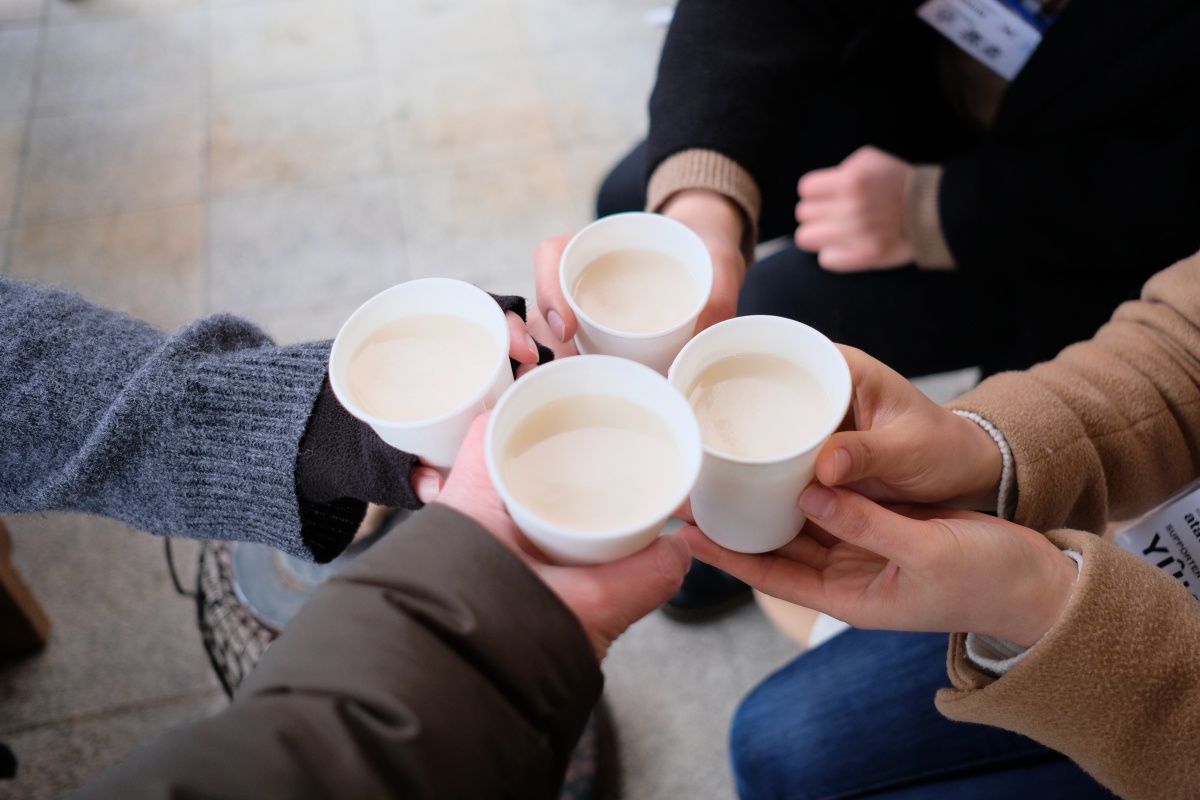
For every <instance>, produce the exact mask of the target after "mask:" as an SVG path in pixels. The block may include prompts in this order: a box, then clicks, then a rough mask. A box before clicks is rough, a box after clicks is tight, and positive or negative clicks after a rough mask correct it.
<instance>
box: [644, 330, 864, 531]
mask: <svg viewBox="0 0 1200 800" xmlns="http://www.w3.org/2000/svg"><path fill="white" fill-rule="evenodd" d="M668 380H669V381H670V383H671V385H672V386H674V387H675V388H676V389H677V390H678V391H679V392H680V393H682V394H683V396H684V397H686V398H687V400H688V404H689V405H690V406H691V407H692V409H693V411H694V412H695V414H696V419H697V421H698V423H699V425H700V437H701V439H702V440H703V442H704V466H703V468H702V469H701V471H700V477H699V479H698V480H697V482H696V486H695V488H694V489H693V490H692V494H691V500H692V515H693V517H694V518H695V520H696V525H697V526H698V527H699V528H700V530H702V531H704V533H705V534H706V535H707V536H708V537H709V538H710V539H712V540H713V541H714V542H716V543H717V544H719V545H721V546H723V547H726V548H728V549H730V550H736V551H738V552H742V553H764V552H767V551H770V550H774V549H775V548H777V547H781V546H783V545H784V544H787V543H788V542H789V541H791V540H792V539H793V538H794V537H795V536H796V534H797V533H799V531H800V529H801V528H802V527H803V526H804V522H805V516H804V512H802V511H801V510H800V505H799V502H798V500H799V497H800V493H801V491H803V489H804V487H805V486H807V485H808V483H809V482H810V481H811V480H812V479H813V470H814V464H815V462H816V457H817V452H818V451H819V450H820V449H821V446H822V445H823V444H824V443H825V441H826V440H827V439H828V438H829V437H830V435H832V434H833V432H834V431H835V430H837V427H838V425H840V424H841V422H842V419H843V417H845V415H846V410H847V409H848V408H849V406H850V392H851V384H850V369H849V367H848V366H847V365H846V361H845V359H844V358H843V357H842V354H841V352H840V351H839V350H838V349H837V347H836V346H835V345H834V344H833V342H831V341H829V339H827V338H825V336H823V335H822V334H820V333H819V332H817V331H816V330H813V329H812V328H810V327H808V326H807V325H804V324H802V323H799V322H795V321H793V320H789V319H784V318H782V317H771V316H751V317H737V318H735V319H730V320H726V321H724V322H720V323H718V324H716V325H713V326H712V327H711V328H707V329H706V330H704V331H702V332H701V333H699V334H697V336H696V338H694V339H692V341H690V342H688V344H687V346H686V347H684V348H683V350H682V351H680V353H679V355H678V357H676V359H675V362H674V363H673V364H672V365H671V370H670V373H669V374H668Z"/></svg>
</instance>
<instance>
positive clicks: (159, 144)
mask: <svg viewBox="0 0 1200 800" xmlns="http://www.w3.org/2000/svg"><path fill="white" fill-rule="evenodd" d="M662 5H664V4H663V3H661V2H649V1H648V0H0V271H2V272H3V273H4V274H6V275H10V276H13V277H17V278H22V279H27V280H32V281H37V282H41V283H49V284H55V285H58V286H63V287H67V288H70V289H73V290H75V291H78V292H80V293H82V294H83V295H84V296H86V297H88V298H89V299H91V300H94V301H96V302H99V303H102V304H105V305H109V306H113V307H116V308H119V309H123V310H125V311H128V312H130V313H132V314H135V315H137V316H140V317H143V318H145V319H148V320H150V321H152V322H154V323H156V324H158V325H159V326H162V327H164V328H168V329H173V328H175V327H178V326H179V325H181V324H183V323H186V322H188V321H190V320H192V319H194V318H195V317H197V316H200V315H202V314H206V313H211V312H217V311H230V312H234V313H238V314H242V315H245V316H248V317H250V318H252V319H254V320H256V321H257V322H259V323H260V324H262V325H263V326H264V327H265V328H267V329H268V330H269V331H270V332H271V333H272V334H273V335H275V336H276V337H277V338H278V339H279V340H281V341H285V342H287V341H298V340H305V339H314V338H327V337H332V336H333V334H334V333H336V331H337V328H338V327H339V326H340V324H341V322H342V321H343V320H344V319H345V318H346V317H347V316H348V315H349V313H350V312H351V311H352V310H353V309H354V308H355V307H357V306H358V305H359V304H360V303H362V302H363V301H364V300H366V299H367V298H368V297H370V296H371V295H373V294H375V293H376V292H378V291H380V290H382V289H384V288H386V287H388V286H390V285H392V284H394V283H397V282H400V281H403V280H407V279H410V278H416V277H422V276H428V275H447V276H452V277H457V278H462V279H464V280H468V281H472V282H475V283H478V284H479V285H481V286H483V287H484V288H487V289H489V290H492V291H498V292H511V293H520V294H524V295H526V296H529V297H531V296H532V289H533V279H532V252H533V249H534V247H535V246H536V245H537V243H538V242H539V241H540V240H541V239H543V238H544V237H546V236H550V235H554V234H559V233H564V232H568V231H571V230H574V229H576V228H578V227H579V226H581V225H583V224H585V223H586V222H588V221H589V220H590V219H591V216H592V211H591V207H592V195H593V192H594V190H595V187H596V186H597V184H598V182H599V180H600V178H601V177H602V175H603V173H604V172H605V170H606V169H607V168H608V167H609V166H610V165H611V164H612V163H614V162H615V160H616V159H617V158H618V157H619V156H621V155H622V154H623V153H624V152H625V150H626V149H627V148H629V147H630V146H631V145H632V144H633V143H634V142H635V141H637V139H638V138H639V137H640V136H641V135H642V134H643V133H644V131H645V125H646V114H645V106H646V100H647V98H648V95H649V91H650V88H651V85H652V82H653V75H654V68H655V65H656V63H657V58H658V50H659V46H660V44H661V40H662V33H663V31H662V29H661V28H659V27H655V26H653V25H650V24H647V19H646V15H647V12H653V11H654V10H655V9H657V8H659V7H660V6H662ZM5 521H6V522H7V524H8V526H9V528H10V529H11V530H12V533H13V539H14V558H15V562H16V564H17V566H18V568H19V569H20V570H21V571H22V573H23V574H24V576H25V578H26V579H27V580H28V582H29V583H30V584H31V585H32V588H33V590H34V592H35V593H36V595H37V596H38V598H39V599H40V600H41V601H42V603H43V604H44V606H45V607H46V610H47V612H48V613H49V615H50V617H51V620H52V622H53V624H54V630H53V635H52V640H51V642H50V645H49V647H48V648H47V649H46V650H45V651H44V652H42V653H40V654H38V655H35V656H32V657H29V658H26V659H23V660H20V661H8V662H3V663H0V740H4V741H7V742H8V743H9V744H10V745H11V746H12V747H13V749H14V750H15V751H16V752H17V754H18V757H19V759H20V772H19V777H18V779H17V780H16V781H15V782H0V797H4V798H43V797H54V796H58V795H61V794H62V793H64V792H66V791H69V790H70V789H72V788H73V787H75V786H78V785H79V784H80V783H82V782H84V781H86V780H88V779H89V778H90V777H92V776H94V775H95V774H96V773H97V772H98V771H99V770H101V769H103V768H104V766H106V765H107V764H109V763H111V762H113V761H114V760H116V759H119V758H120V757H121V756H123V755H124V754H125V753H127V752H128V751H129V750H130V749H131V748H133V747H136V746H137V745H138V744H139V743H140V742H144V741H146V740H147V739H150V738H153V737H154V736H155V735H156V734H158V733H159V732H161V731H162V730H164V729H165V728H168V727H170V726H173V725H176V724H179V723H181V722H185V721H188V720H191V719H196V718H199V717H202V716H204V715H207V714H210V713H212V712H213V711H215V710H217V709H219V708H220V707H221V706H222V705H223V704H224V702H225V701H224V697H223V695H222V693H221V691H220V688H219V686H218V684H217V682H216V680H215V679H214V677H213V675H212V674H211V669H210V667H209V666H208V663H207V660H206V657H205V654H204V650H203V647H202V645H201V641H200V636H199V633H198V631H197V627H196V621H195V612H194V609H193V606H192V603H191V602H190V601H188V600H186V599H184V598H182V597H178V596H177V595H176V594H175V593H174V591H173V589H172V588H171V585H170V582H169V579H168V577H167V573H166V570H165V566H164V559H163V550H162V542H161V541H160V540H158V539H155V538H153V537H151V536H148V535H146V534H143V533H140V532H136V531H131V530H129V529H128V528H126V527H124V526H122V525H120V524H118V523H114V522H109V521H104V520H98V519H92V518H87V517H82V516H70V515H61V514H52V515H46V516H35V515H23V516H18V515H9V516H6V517H5ZM176 552H177V555H178V557H179V561H180V563H181V564H183V565H184V572H185V573H187V577H188V578H190V577H191V576H192V575H194V563H195V554H196V547H195V545H194V544H193V543H185V544H183V545H181V546H179V547H178V548H177V551H176ZM795 651H796V647H795V645H793V644H791V643H790V642H788V641H786V640H784V639H782V638H781V637H779V636H778V635H777V634H775V633H774V631H773V630H772V629H771V628H770V627H769V625H768V624H767V623H766V622H765V620H764V619H763V617H762V616H761V614H760V613H759V612H758V611H757V610H756V609H755V608H754V607H752V606H750V607H745V608H743V609H742V610H740V611H739V612H736V613H734V614H733V615H731V616H729V617H727V618H725V619H724V620H722V621H720V622H719V623H717V624H713V625H708V626H702V627H682V626H679V625H677V624H675V623H672V622H670V621H668V620H667V619H665V618H664V617H663V616H662V615H661V614H657V613H656V614H653V615H651V617H649V618H647V619H646V620H644V621H643V622H641V623H639V624H638V625H636V626H635V627H634V629H633V630H632V631H631V632H630V633H629V635H627V636H626V637H625V638H624V639H623V640H622V641H620V642H619V643H618V644H617V646H616V648H615V649H614V650H613V652H612V654H611V655H610V656H609V658H608V660H607V662H606V665H605V671H606V673H607V675H608V689H607V698H608V702H609V704H610V707H611V709H612V711H613V715H614V718H615V722H616V726H617V734H618V737H619V744H620V748H621V763H622V767H623V770H622V781H623V786H624V796H625V797H627V798H638V799H639V800H660V799H661V800H668V798H669V799H670V800H676V799H677V798H682V797H687V798H695V799H696V800H704V799H705V798H730V797H733V796H734V791H733V786H732V780H731V778H730V775H729V769H728V766H727V761H726V758H725V737H726V732H727V730H728V724H729V718H730V715H731V713H732V710H733V708H734V706H735V705H736V702H737V700H738V699H739V698H740V696H741V695H742V694H743V693H744V692H745V690H746V689H747V688H749V687H750V686H751V685H752V684H753V683H755V682H756V681H757V680H758V679H759V678H760V677H761V676H762V675H764V674H766V673H767V672H768V671H770V670H771V669H773V668H774V667H776V666H778V665H780V664H782V663H783V662H785V661H786V660H787V659H788V658H789V657H790V656H791V655H792V654H793V653H794V652H795Z"/></svg>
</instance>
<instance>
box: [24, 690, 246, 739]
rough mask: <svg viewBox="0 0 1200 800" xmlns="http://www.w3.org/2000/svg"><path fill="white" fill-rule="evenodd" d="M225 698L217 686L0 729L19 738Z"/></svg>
mask: <svg viewBox="0 0 1200 800" xmlns="http://www.w3.org/2000/svg"><path fill="white" fill-rule="evenodd" d="M224 696H225V693H224V692H223V691H222V690H221V689H220V688H218V687H215V686H214V687H210V688H206V689H192V690H190V691H186V692H178V693H176V694H169V695H161V696H159V697H152V698H147V699H143V700H133V701H130V702H128V703H120V704H118V705H114V706H106V707H104V708H98V709H95V710H93V711H84V712H82V713H79V714H67V715H65V716H62V717H56V718H53V719H45V720H38V721H37V722H28V723H24V724H22V725H14V726H12V727H9V728H3V727H0V735H3V736H6V737H12V736H19V735H21V734H25V733H33V732H36V731H40V730H45V729H47V728H55V727H59V726H62V725H78V724H80V723H86V722H94V721H96V720H100V719H105V718H106V717H115V716H119V715H121V714H129V713H131V712H134V711H147V710H152V709H159V708H169V707H171V706H181V705H185V704H192V703H195V702H197V701H207V700H215V699H217V698H220V697H224Z"/></svg>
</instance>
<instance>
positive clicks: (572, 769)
mask: <svg viewBox="0 0 1200 800" xmlns="http://www.w3.org/2000/svg"><path fill="white" fill-rule="evenodd" d="M618 780H619V768H618V764H617V740H616V736H615V735H614V732H613V727H612V718H611V717H610V716H609V713H608V708H607V707H606V706H605V704H604V700H603V699H601V700H600V703H599V704H597V706H596V709H595V710H594V711H593V712H592V716H591V717H589V718H588V721H587V725H585V726H584V728H583V734H582V735H581V736H580V737H579V743H578V744H577V745H575V749H574V750H573V751H572V752H571V759H570V761H569V762H567V774H566V777H565V778H564V779H563V785H562V788H561V789H560V790H559V793H558V800H613V798H617V797H619V796H620V789H619V784H618Z"/></svg>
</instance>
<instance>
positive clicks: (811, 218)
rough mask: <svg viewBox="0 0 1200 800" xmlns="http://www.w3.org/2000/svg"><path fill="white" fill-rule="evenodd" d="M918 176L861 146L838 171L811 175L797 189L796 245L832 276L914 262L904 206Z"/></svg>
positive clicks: (910, 168) (896, 161) (908, 166)
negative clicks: (913, 180)
mask: <svg viewBox="0 0 1200 800" xmlns="http://www.w3.org/2000/svg"><path fill="white" fill-rule="evenodd" d="M913 172H914V168H913V166H912V165H911V164H909V163H907V162H905V161H901V160H900V159H898V158H896V157H895V156H891V155H888V154H887V153H885V152H883V151H882V150H879V149H876V148H874V147H861V148H859V149H858V150H856V151H854V152H853V153H851V154H850V155H849V156H848V157H847V158H846V160H845V161H843V162H842V163H841V164H839V165H838V166H836V167H831V168H829V169H819V170H813V171H812V172H809V173H807V174H806V175H804V176H803V177H801V178H800V183H799V185H798V187H797V190H798V192H799V195H800V202H799V203H797V204H796V221H797V222H799V223H800V227H799V228H797V229H796V237H795V238H796V246H797V247H799V248H800V249H801V250H808V251H809V252H812V253H816V254H817V261H818V262H819V263H820V264H821V266H822V267H824V268H825V269H827V270H830V271H831V272H860V271H865V270H873V269H889V268H892V267H900V266H903V265H905V264H910V263H912V260H913V247H912V243H911V242H909V241H908V235H907V233H906V232H905V229H904V214H905V208H904V205H905V187H906V186H907V185H908V181H909V180H910V179H911V177H912V174H913Z"/></svg>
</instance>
